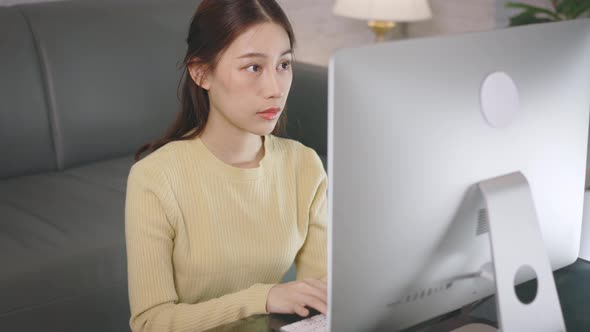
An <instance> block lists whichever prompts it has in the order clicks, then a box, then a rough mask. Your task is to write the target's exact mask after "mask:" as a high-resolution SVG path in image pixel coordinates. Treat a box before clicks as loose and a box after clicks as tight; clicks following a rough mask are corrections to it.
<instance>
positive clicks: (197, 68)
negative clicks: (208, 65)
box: [187, 62, 211, 90]
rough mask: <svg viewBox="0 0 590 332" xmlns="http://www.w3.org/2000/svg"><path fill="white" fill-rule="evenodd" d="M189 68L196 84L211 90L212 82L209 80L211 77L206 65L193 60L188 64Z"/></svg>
mask: <svg viewBox="0 0 590 332" xmlns="http://www.w3.org/2000/svg"><path fill="white" fill-rule="evenodd" d="M187 69H188V72H189V74H190V75H191V78H192V79H193V82H195V84H196V85H198V86H200V87H201V88H203V89H205V90H209V88H210V87H211V83H210V82H209V78H208V76H207V73H206V71H205V65H203V64H199V63H194V62H193V63H190V64H189V65H188V66H187Z"/></svg>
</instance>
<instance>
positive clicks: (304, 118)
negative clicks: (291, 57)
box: [287, 63, 328, 155]
mask: <svg viewBox="0 0 590 332" xmlns="http://www.w3.org/2000/svg"><path fill="white" fill-rule="evenodd" d="M287 119H288V123H287V133H288V134H289V137H291V138H293V139H296V140H298V141H300V142H301V143H303V144H305V145H307V146H309V147H311V148H313V149H314V150H316V152H317V153H318V154H320V155H326V154H327V153H328V70H327V69H326V68H325V67H321V66H316V65H312V64H306V63H295V64H294V65H293V85H292V86H291V91H290V92H289V98H288V99H287Z"/></svg>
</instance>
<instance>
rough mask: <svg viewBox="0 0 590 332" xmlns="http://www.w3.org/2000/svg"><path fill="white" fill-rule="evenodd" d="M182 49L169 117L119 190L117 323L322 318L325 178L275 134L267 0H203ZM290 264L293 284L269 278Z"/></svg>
mask: <svg viewBox="0 0 590 332" xmlns="http://www.w3.org/2000/svg"><path fill="white" fill-rule="evenodd" d="M187 43H188V50H187V53H186V57H185V59H184V65H185V67H184V76H183V77H184V81H183V83H182V84H183V85H182V93H181V102H182V111H181V112H180V113H179V115H178V117H177V119H176V120H175V122H174V124H173V125H172V126H171V128H170V129H169V131H168V132H167V134H166V135H165V136H164V138H162V139H160V140H158V141H156V142H153V143H150V144H146V145H145V146H144V147H142V148H141V149H140V150H139V151H138V152H137V154H136V161H137V162H136V163H135V164H134V165H133V167H132V168H131V171H130V173H129V178H128V183H127V197H126V207H125V229H126V240H127V260H128V274H129V300H130V306H131V319H130V325H131V329H132V330H133V331H157V332H163V331H191V332H196V331H202V330H206V329H209V328H211V327H214V326H217V325H220V324H224V323H228V322H231V321H234V320H237V319H241V318H244V317H248V316H250V315H255V314H266V313H296V314H299V315H301V316H307V315H308V314H309V310H308V309H309V308H314V309H316V310H318V311H320V312H322V313H326V284H325V277H326V251H327V244H326V219H327V214H326V181H327V180H326V173H325V171H324V169H323V167H322V163H321V161H320V159H319V157H318V155H317V154H316V153H315V152H314V150H312V149H310V148H308V147H305V146H303V145H302V144H300V143H298V142H296V141H293V140H289V139H285V138H279V137H278V136H275V135H278V131H279V130H280V128H281V124H280V123H279V122H281V121H284V120H285V114H284V113H285V104H286V100H287V95H288V94H289V89H290V87H291V82H292V79H293V73H292V69H291V62H292V58H293V46H294V37H293V31H292V28H291V25H290V23H289V21H288V19H287V17H286V16H285V14H284V12H283V11H282V10H281V8H280V7H279V5H278V4H277V3H276V2H275V1H274V0H204V1H202V2H201V3H200V5H199V6H198V8H197V11H196V13H195V14H194V17H193V19H192V21H191V24H190V29H189V34H188V38H187ZM144 152H150V154H149V155H147V156H146V157H145V158H143V159H141V160H139V159H140V157H141V155H142V154H143V153H144ZM293 262H295V264H296V267H297V277H296V279H297V280H296V281H293V282H289V283H284V284H280V280H281V279H282V277H283V275H284V274H285V273H286V271H287V270H288V269H289V267H290V266H291V264H292V263H293Z"/></svg>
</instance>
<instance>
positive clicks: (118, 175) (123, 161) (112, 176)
mask: <svg viewBox="0 0 590 332" xmlns="http://www.w3.org/2000/svg"><path fill="white" fill-rule="evenodd" d="M133 163H134V161H133V155H128V156H125V157H121V158H115V159H110V160H107V161H101V162H96V163H92V164H90V165H84V166H81V167H76V168H71V169H69V170H66V171H64V174H67V175H69V176H72V177H76V178H78V179H80V180H81V181H85V182H88V183H90V184H93V185H98V186H104V187H107V188H110V189H112V190H116V191H119V192H122V193H124V192H125V191H126V189H127V176H128V175H129V170H130V169H131V166H132V165H133Z"/></svg>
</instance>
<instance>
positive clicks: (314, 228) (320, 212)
mask: <svg viewBox="0 0 590 332" xmlns="http://www.w3.org/2000/svg"><path fill="white" fill-rule="evenodd" d="M306 152H307V154H306V156H307V158H305V159H304V162H305V163H304V166H303V174H302V175H301V176H302V178H304V179H313V180H312V181H314V184H313V187H314V188H315V190H314V197H313V200H312V203H311V206H310V208H309V225H308V231H307V237H306V240H305V242H304V244H303V247H302V248H301V249H300V250H299V252H298V253H297V256H296V257H295V266H296V267H297V276H296V279H297V280H302V279H305V278H315V279H321V280H322V281H324V282H325V281H326V277H327V274H326V273H327V272H326V266H327V263H328V261H327V251H328V243H327V222H328V214H327V197H326V191H327V186H328V183H327V175H326V171H325V170H324V167H323V166H322V161H321V160H320V158H319V156H318V155H317V153H316V152H315V151H314V150H312V149H307V151H306Z"/></svg>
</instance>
